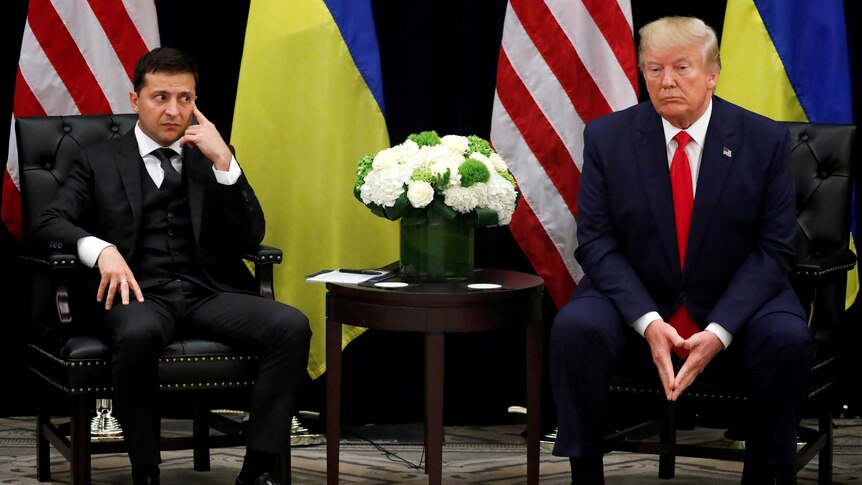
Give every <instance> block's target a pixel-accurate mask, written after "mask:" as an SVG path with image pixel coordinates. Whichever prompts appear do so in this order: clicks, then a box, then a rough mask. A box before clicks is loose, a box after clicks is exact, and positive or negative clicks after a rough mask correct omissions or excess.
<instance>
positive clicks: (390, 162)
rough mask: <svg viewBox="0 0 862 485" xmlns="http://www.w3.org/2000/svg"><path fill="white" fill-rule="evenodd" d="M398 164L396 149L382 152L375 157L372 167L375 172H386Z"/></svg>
mask: <svg viewBox="0 0 862 485" xmlns="http://www.w3.org/2000/svg"><path fill="white" fill-rule="evenodd" d="M397 164H398V153H397V150H396V149H395V148H387V149H386V150H380V151H379V152H377V155H374V162H373V163H372V165H371V166H372V167H373V168H374V170H385V169H387V168H390V167H393V166H395V165H397Z"/></svg>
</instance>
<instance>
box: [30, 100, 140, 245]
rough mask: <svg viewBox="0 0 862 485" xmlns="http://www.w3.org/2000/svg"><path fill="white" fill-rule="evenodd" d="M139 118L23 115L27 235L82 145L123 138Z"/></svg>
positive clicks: (132, 115) (131, 115) (129, 115)
mask: <svg viewBox="0 0 862 485" xmlns="http://www.w3.org/2000/svg"><path fill="white" fill-rule="evenodd" d="M137 121H138V115H136V114H121V115H90V116H51V117H44V118H42V117H39V118H20V119H18V125H17V130H16V133H17V137H18V140H17V141H18V156H19V159H20V171H21V177H20V180H21V191H22V192H25V193H26V194H27V196H26V197H22V200H21V205H22V207H21V209H22V211H23V213H24V214H23V223H24V228H23V229H24V230H23V233H24V235H25V236H24V237H25V240H26V237H27V234H29V233H30V224H31V221H35V220H36V218H37V217H38V216H39V214H40V213H41V212H42V209H44V208H45V206H46V205H48V202H50V201H51V200H52V199H53V198H54V194H56V193H57V188H58V187H59V186H60V182H61V181H62V180H63V178H64V177H65V176H66V174H67V173H68V172H69V170H70V169H71V168H72V156H73V155H74V154H75V152H76V151H77V150H78V148H79V147H82V146H86V145H90V144H93V143H96V142H99V141H103V140H108V139H111V138H119V137H120V136H122V135H123V134H124V133H126V132H128V131H129V130H131V129H132V128H133V127H134V126H135V123H136V122H137Z"/></svg>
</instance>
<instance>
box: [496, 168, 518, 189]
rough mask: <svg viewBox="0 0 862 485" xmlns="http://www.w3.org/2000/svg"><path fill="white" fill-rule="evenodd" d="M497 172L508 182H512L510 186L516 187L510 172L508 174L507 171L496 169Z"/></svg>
mask: <svg viewBox="0 0 862 485" xmlns="http://www.w3.org/2000/svg"><path fill="white" fill-rule="evenodd" d="M497 173H498V174H500V176H501V177H503V178H504V179H506V180H508V181H509V183H510V184H512V187H517V185H516V184H515V177H513V176H512V174H510V173H509V172H508V171H506V170H497Z"/></svg>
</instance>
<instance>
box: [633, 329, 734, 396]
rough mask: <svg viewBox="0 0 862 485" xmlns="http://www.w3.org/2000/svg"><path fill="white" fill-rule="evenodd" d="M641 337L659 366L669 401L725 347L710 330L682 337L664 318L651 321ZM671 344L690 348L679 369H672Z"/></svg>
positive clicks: (660, 376) (691, 381)
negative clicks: (677, 370)
mask: <svg viewBox="0 0 862 485" xmlns="http://www.w3.org/2000/svg"><path fill="white" fill-rule="evenodd" d="M644 337H646V339H647V343H649V346H650V351H651V352H652V360H653V363H654V364H655V366H656V368H657V369H658V375H659V378H660V379H661V383H662V386H663V387H664V393H665V396H666V397H667V399H668V401H676V399H677V398H678V397H679V396H680V394H682V392H683V391H684V390H686V389H687V388H688V386H690V385H691V384H692V383H693V382H694V379H695V378H696V377H697V376H699V375H700V373H701V372H703V370H704V369H705V368H706V366H707V364H709V363H710V362H711V361H712V359H713V357H715V356H716V354H718V353H719V352H720V351H721V350H722V349H723V348H724V345H723V344H722V343H721V340H720V339H719V338H718V336H717V335H715V334H714V333H712V332H707V331H705V330H704V331H700V332H698V333H696V334H694V335H692V336H691V337H689V338H688V339H684V338H682V337H680V335H679V333H677V331H676V329H675V328H673V327H672V326H671V325H670V324H669V323H667V322H665V321H663V320H654V321H653V322H651V323H650V324H649V326H647V329H646V332H644ZM674 347H676V348H680V349H686V350H688V351H689V355H688V358H687V359H686V360H685V363H683V365H682V367H681V368H680V370H679V372H678V373H674V370H673V362H672V360H671V355H670V353H671V352H672V351H673V348H674Z"/></svg>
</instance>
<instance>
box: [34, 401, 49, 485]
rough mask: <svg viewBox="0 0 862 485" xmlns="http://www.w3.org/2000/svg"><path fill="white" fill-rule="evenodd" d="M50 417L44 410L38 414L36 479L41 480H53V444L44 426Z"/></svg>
mask: <svg viewBox="0 0 862 485" xmlns="http://www.w3.org/2000/svg"><path fill="white" fill-rule="evenodd" d="M50 419H51V416H50V415H49V414H47V413H45V412H42V411H40V412H39V413H38V414H37V415H36V479H37V480H39V481H40V482H50V481H51V453H50V452H51V444H50V443H48V439H47V438H45V432H44V430H43V426H42V425H43V423H45V422H47V421H49V420H50Z"/></svg>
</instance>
